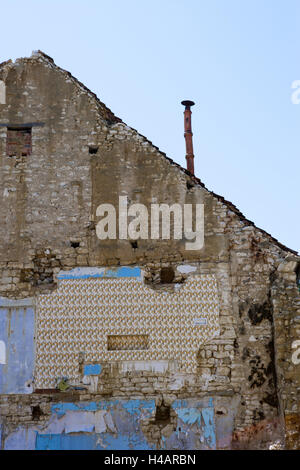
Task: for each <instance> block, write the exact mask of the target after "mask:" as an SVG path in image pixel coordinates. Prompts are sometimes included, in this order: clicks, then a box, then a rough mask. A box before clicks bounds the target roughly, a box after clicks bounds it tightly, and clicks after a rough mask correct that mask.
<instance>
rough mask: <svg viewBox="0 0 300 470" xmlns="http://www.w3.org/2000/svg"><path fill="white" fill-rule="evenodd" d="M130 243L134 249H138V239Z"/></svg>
mask: <svg viewBox="0 0 300 470" xmlns="http://www.w3.org/2000/svg"><path fill="white" fill-rule="evenodd" d="M130 245H131V248H132V249H133V250H136V249H137V247H138V242H137V241H136V240H132V241H131V242H130Z"/></svg>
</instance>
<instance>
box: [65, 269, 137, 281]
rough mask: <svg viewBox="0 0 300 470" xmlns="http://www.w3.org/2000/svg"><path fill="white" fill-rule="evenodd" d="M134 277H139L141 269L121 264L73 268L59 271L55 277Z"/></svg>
mask: <svg viewBox="0 0 300 470" xmlns="http://www.w3.org/2000/svg"><path fill="white" fill-rule="evenodd" d="M122 277H136V278H141V269H140V268H139V267H134V268H131V267H128V266H122V267H120V268H115V269H114V268H74V269H71V270H70V271H60V272H59V273H58V274H57V279H58V280H62V279H89V278H93V279H95V278H122Z"/></svg>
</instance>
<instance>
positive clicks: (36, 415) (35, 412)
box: [31, 405, 43, 421]
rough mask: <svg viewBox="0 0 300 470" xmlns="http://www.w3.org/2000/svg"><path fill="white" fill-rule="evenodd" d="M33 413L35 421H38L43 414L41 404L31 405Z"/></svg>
mask: <svg viewBox="0 0 300 470" xmlns="http://www.w3.org/2000/svg"><path fill="white" fill-rule="evenodd" d="M31 415H32V419H33V421H38V420H39V419H40V417H41V416H42V415H43V412H42V410H41V408H40V405H36V406H32V407H31Z"/></svg>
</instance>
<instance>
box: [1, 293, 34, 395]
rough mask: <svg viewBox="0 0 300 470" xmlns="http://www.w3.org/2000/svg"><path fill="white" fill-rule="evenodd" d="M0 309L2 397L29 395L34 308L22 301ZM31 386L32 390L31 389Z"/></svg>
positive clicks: (9, 303)
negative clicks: (23, 303)
mask: <svg viewBox="0 0 300 470" xmlns="http://www.w3.org/2000/svg"><path fill="white" fill-rule="evenodd" d="M3 303H7V304H8V305H6V306H5V307H4V306H3V307H0V345H1V355H0V357H1V361H0V394H5V393H7V394H9V393H30V392H31V391H32V389H31V386H30V384H28V382H31V381H32V378H33V367H34V308H33V307H32V306H26V305H22V303H21V301H11V300H6V301H3V299H1V304H2V305H3ZM28 385H29V386H28Z"/></svg>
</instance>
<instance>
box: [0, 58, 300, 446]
mask: <svg viewBox="0 0 300 470" xmlns="http://www.w3.org/2000/svg"><path fill="white" fill-rule="evenodd" d="M188 162H189V163H191V160H190V159H188ZM0 168H1V169H0V178H1V187H0V188H1V190H0V198H1V204H0V215H1V224H0V242H1V243H0V250H1V252H0V253H1V257H0V270H1V276H0V296H1V297H0V436H1V437H0V442H1V448H2V449H70V448H72V449H94V448H95V449H241V448H242V449H257V448H265V449H268V448H287V449H296V448H299V447H300V403H299V401H300V400H299V398H300V393H299V392H300V294H299V288H298V285H297V283H298V282H299V273H300V257H299V256H298V255H297V253H296V252H295V251H293V250H291V249H289V248H287V247H285V246H283V245H282V244H281V243H279V242H278V241H277V240H276V239H274V238H273V237H272V236H271V235H270V234H268V233H266V232H265V231H264V230H262V229H260V228H258V227H256V226H255V225H254V224H253V222H251V221H249V220H247V219H246V218H245V217H244V215H243V214H242V213H241V212H240V211H239V210H238V209H237V208H236V207H235V206H234V205H233V204H232V203H231V202H229V201H226V200H225V199H224V198H223V197H221V196H219V195H217V194H215V193H213V192H212V191H210V190H208V189H207V188H206V187H205V186H204V184H203V183H202V182H201V181H200V180H199V179H198V178H197V177H196V176H194V175H193V172H192V167H191V166H189V171H188V170H186V169H184V168H182V167H180V166H179V165H178V164H176V163H175V162H174V161H172V160H171V159H170V158H168V157H167V156H166V155H165V154H164V153H162V152H161V151H160V150H159V149H158V148H157V147H155V146H154V145H153V144H152V143H151V142H149V141H148V140H147V139H146V138H145V137H144V136H142V135H140V134H139V133H138V132H137V131H136V130H135V129H132V128H130V127H129V126H127V125H126V124H125V123H124V122H123V121H122V120H121V119H119V118H118V117H116V116H115V115H114V114H113V113H112V112H111V111H110V110H109V109H108V108H107V107H106V106H105V105H104V104H103V103H102V102H101V101H99V99H98V98H97V96H96V95H95V94H93V93H92V92H91V91H90V90H88V89H87V88H86V87H85V86H84V85H83V84H82V83H80V82H79V81H78V80H76V78H74V77H73V76H72V75H71V74H70V73H69V72H66V71H65V70H63V69H61V68H59V67H58V66H57V65H56V64H55V63H54V61H53V60H52V59H51V58H50V57H48V56H47V55H45V54H44V53H42V52H40V51H38V52H35V53H33V55H32V56H31V57H30V58H22V59H18V60H16V61H15V62H12V61H8V62H4V63H2V64H1V65H0ZM120 196H123V197H125V196H126V197H127V198H128V204H137V203H138V204H144V205H145V206H146V207H150V205H151V204H152V203H157V204H163V203H164V204H169V205H172V204H179V205H180V206H183V205H184V204H194V205H195V204H203V205H204V245H203V247H202V248H201V249H196V250H195V249H189V250H188V249H187V248H186V240H185V239H184V238H182V239H175V238H172V237H171V238H170V239H163V238H162V237H160V238H159V239H151V238H149V239H137V240H136V239H126V238H123V239H122V238H120V237H119V238H116V239H103V240H102V239H100V238H99V237H98V236H97V223H98V220H99V217H98V215H97V208H98V206H99V205H100V204H103V203H107V204H112V205H113V206H114V207H116V208H118V205H119V197H120Z"/></svg>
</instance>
